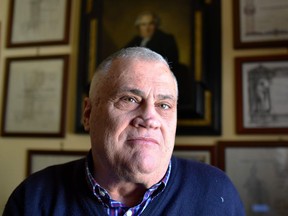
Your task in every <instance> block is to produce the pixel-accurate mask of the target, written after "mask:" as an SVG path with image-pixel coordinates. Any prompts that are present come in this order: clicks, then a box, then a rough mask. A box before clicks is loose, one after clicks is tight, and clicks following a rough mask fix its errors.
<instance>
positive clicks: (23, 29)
mask: <svg viewBox="0 0 288 216" xmlns="http://www.w3.org/2000/svg"><path fill="white" fill-rule="evenodd" d="M71 1H72V0H62V1H55V0H50V1H40V0H34V1H31V0H10V5H9V6H10V8H9V18H8V20H9V22H8V23H9V24H8V31H7V33H8V35H7V47H25V46H40V45H41V46H46V45H59V44H68V42H69V34H70V13H71Z"/></svg>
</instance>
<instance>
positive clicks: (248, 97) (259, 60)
mask: <svg viewBox="0 0 288 216" xmlns="http://www.w3.org/2000/svg"><path fill="white" fill-rule="evenodd" d="M235 71H236V76H235V78H236V79H235V86H236V89H235V90H236V91H235V92H236V97H235V99H236V131H237V133H238V134H281V133H283V134H287V133H288V98H287V95H288V55H278V56H276V55H275V56H255V57H239V58H236V59H235Z"/></svg>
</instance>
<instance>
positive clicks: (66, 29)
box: [6, 0, 72, 47]
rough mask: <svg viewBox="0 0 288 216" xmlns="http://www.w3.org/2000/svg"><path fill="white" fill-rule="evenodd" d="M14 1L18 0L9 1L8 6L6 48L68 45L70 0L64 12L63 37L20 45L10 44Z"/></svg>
mask: <svg viewBox="0 0 288 216" xmlns="http://www.w3.org/2000/svg"><path fill="white" fill-rule="evenodd" d="M15 1H19V0H10V4H9V17H8V30H7V39H6V41H7V43H6V45H7V47H28V46H50V45H61V44H68V43H69V35H70V16H71V5H72V0H65V1H66V12H65V24H64V29H63V30H64V35H63V39H61V40H48V41H40V42H38V41H35V42H27V43H25V42H21V43H13V42H12V34H13V32H12V29H13V28H12V26H13V14H14V4H15Z"/></svg>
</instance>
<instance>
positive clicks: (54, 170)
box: [20, 158, 85, 189]
mask: <svg viewBox="0 0 288 216" xmlns="http://www.w3.org/2000/svg"><path fill="white" fill-rule="evenodd" d="M84 163H85V159H84V158H83V159H79V160H75V161H71V162H68V163H64V164H58V165H53V166H49V167H47V168H44V169H42V170H40V171H37V172H35V173H33V174H31V175H30V176H28V177H27V178H26V179H25V180H24V181H23V182H22V183H21V184H20V187H21V186H22V187H26V188H27V189H28V188H31V187H32V188H33V187H35V186H38V187H41V185H42V186H44V185H46V186H45V187H41V188H42V189H45V188H49V187H53V186H55V185H57V186H59V183H67V182H69V181H67V180H70V181H71V180H72V179H74V178H73V177H74V176H78V177H79V176H81V175H82V174H80V173H84Z"/></svg>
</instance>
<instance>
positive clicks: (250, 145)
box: [217, 140, 288, 215]
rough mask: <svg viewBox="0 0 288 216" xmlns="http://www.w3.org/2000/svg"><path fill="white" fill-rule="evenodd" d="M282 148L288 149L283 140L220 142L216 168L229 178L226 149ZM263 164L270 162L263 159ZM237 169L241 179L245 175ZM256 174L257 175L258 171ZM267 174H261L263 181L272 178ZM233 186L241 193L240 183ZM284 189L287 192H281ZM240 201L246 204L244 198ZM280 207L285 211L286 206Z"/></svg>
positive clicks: (275, 189)
mask: <svg viewBox="0 0 288 216" xmlns="http://www.w3.org/2000/svg"><path fill="white" fill-rule="evenodd" d="M282 147H284V148H287V149H288V142H287V141H284V140H283V141H220V142H218V145H217V158H218V167H219V168H220V169H222V170H223V171H226V174H227V175H228V176H229V173H228V172H227V161H226V151H227V150H228V149H235V150H237V149H239V150H240V149H243V148H245V149H247V150H249V151H250V150H252V149H261V148H262V149H263V148H265V149H267V150H269V149H273V148H274V149H275V148H282ZM255 154H257V153H256V152H255ZM257 156H258V155H256V157H257ZM244 157H245V155H243V157H242V158H243V163H245V164H246V163H248V160H247V159H245V158H244ZM260 157H261V156H260ZM265 162H266V163H269V164H271V162H270V161H269V162H267V159H266V161H265V159H264V160H263V163H265ZM259 163H261V162H259ZM261 164H262V163H261ZM238 168H239V170H238V171H237V172H239V176H241V177H243V175H245V174H243V173H240V171H241V170H242V171H243V168H241V167H238ZM267 169H268V168H267ZM255 172H256V171H255ZM255 172H254V173H255ZM247 173H248V171H247ZM257 173H258V174H259V171H258V172H257ZM267 173H268V170H267V172H266V171H265V173H262V176H265V181H269V180H270V179H271V178H272V177H271V176H270V174H267ZM237 175H238V174H237ZM286 175H287V174H286ZM229 177H230V178H231V179H232V181H233V179H237V178H238V177H237V176H236V177H234V178H233V176H231V174H230V176H229ZM258 178H260V177H258ZM282 178H285V177H282ZM285 179H287V178H285ZM270 181H272V180H270ZM254 183H255V182H254ZM234 184H235V182H234ZM270 185H271V184H270ZM272 185H274V184H272ZM235 186H236V188H238V191H239V193H240V191H241V188H240V187H243V184H242V183H241V184H240V185H237V184H235ZM266 187H267V186H266ZM275 187H276V186H275ZM242 189H243V188H242ZM278 189H279V188H278ZM278 189H277V188H274V189H273V191H277V190H278ZM284 189H285V190H287V187H286V188H283V190H284ZM262 198H263V197H262ZM285 200H286V201H287V199H285ZM242 201H243V203H244V204H245V203H246V200H244V198H242ZM255 204H256V205H257V204H262V203H255ZM263 204H264V205H265V204H266V203H263ZM280 205H281V204H280ZM250 207H251V206H250ZM282 207H284V208H285V209H286V210H287V208H286V206H284V205H282ZM245 208H246V211H248V210H249V209H250V208H249V206H247V205H245ZM281 215H282V214H281Z"/></svg>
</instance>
